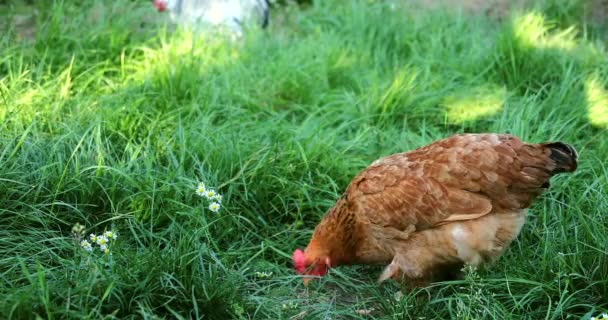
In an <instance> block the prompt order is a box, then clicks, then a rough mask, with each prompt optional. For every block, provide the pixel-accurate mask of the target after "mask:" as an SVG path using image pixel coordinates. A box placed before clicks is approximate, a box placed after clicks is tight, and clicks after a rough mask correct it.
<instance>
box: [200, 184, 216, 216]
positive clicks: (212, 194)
mask: <svg viewBox="0 0 608 320" xmlns="http://www.w3.org/2000/svg"><path fill="white" fill-rule="evenodd" d="M196 194H197V195H199V196H201V197H205V198H207V200H209V210H211V211H213V212H218V211H220V207H221V206H222V195H221V194H219V193H217V192H216V191H215V190H214V189H212V188H208V187H207V186H205V183H204V182H200V183H199V184H198V186H197V187H196Z"/></svg>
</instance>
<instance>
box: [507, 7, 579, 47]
mask: <svg viewBox="0 0 608 320" xmlns="http://www.w3.org/2000/svg"><path fill="white" fill-rule="evenodd" d="M551 28H552V27H551V25H549V24H548V23H547V22H546V20H545V17H544V16H543V15H542V14H540V13H537V12H530V13H527V14H524V15H522V16H519V17H516V18H515V19H514V21H513V35H514V36H515V38H516V39H517V40H519V42H520V43H521V44H523V45H525V46H528V47H533V48H539V49H546V48H554V49H564V50H572V49H574V48H575V47H576V45H577V43H576V40H575V36H576V29H575V28H574V27H570V28H567V29H565V30H562V31H560V32H556V33H551V32H549V31H550V30H551Z"/></svg>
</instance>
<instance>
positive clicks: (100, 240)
mask: <svg viewBox="0 0 608 320" xmlns="http://www.w3.org/2000/svg"><path fill="white" fill-rule="evenodd" d="M107 243H108V237H106V236H98V237H97V244H98V245H99V246H105V245H107ZM102 251H103V250H102Z"/></svg>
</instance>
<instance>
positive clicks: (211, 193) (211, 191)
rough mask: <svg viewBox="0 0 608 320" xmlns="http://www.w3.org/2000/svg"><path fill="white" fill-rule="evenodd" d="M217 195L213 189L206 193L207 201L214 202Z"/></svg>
mask: <svg viewBox="0 0 608 320" xmlns="http://www.w3.org/2000/svg"><path fill="white" fill-rule="evenodd" d="M215 195H216V193H215V190H213V189H209V190H207V191H206V192H205V197H207V199H209V200H213V198H215Z"/></svg>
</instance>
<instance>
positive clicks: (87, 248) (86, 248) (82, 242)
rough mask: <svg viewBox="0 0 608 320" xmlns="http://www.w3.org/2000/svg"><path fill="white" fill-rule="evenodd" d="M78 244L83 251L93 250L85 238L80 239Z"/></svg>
mask: <svg viewBox="0 0 608 320" xmlns="http://www.w3.org/2000/svg"><path fill="white" fill-rule="evenodd" d="M80 246H81V247H82V248H83V249H84V250H85V251H88V252H91V251H93V246H91V243H89V242H88V241H87V240H82V241H81V242H80Z"/></svg>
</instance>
